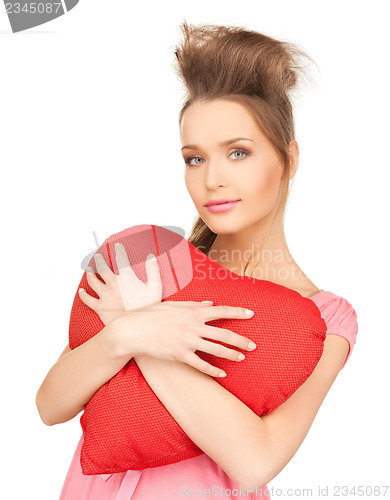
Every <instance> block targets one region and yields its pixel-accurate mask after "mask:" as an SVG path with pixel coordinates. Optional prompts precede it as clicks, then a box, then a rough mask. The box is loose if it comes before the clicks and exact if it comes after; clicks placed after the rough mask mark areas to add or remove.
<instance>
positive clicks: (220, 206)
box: [206, 200, 241, 213]
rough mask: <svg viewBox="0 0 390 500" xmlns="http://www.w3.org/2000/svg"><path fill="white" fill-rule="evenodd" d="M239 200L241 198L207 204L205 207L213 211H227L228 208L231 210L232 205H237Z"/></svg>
mask: <svg viewBox="0 0 390 500" xmlns="http://www.w3.org/2000/svg"><path fill="white" fill-rule="evenodd" d="M239 201H241V200H237V201H231V202H229V203H219V204H218V205H207V206H206V208H207V209H208V210H209V211H210V212H213V213H216V212H227V211H228V210H231V209H232V208H233V207H234V205H237V203H238V202H239Z"/></svg>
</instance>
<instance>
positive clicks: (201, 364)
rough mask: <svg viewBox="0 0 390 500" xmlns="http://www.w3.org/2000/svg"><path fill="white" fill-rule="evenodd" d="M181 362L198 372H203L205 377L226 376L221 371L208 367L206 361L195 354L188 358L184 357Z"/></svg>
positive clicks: (208, 364) (211, 366) (214, 367)
mask: <svg viewBox="0 0 390 500" xmlns="http://www.w3.org/2000/svg"><path fill="white" fill-rule="evenodd" d="M183 361H184V362H185V363H187V364H188V365H190V366H192V367H193V368H196V369H197V370H199V371H200V372H203V373H205V374H206V375H210V376H211V377H220V376H226V373H225V372H224V371H223V370H221V369H220V368H217V367H216V366H213V365H210V363H207V361H205V360H204V359H201V358H200V357H199V356H197V355H196V354H195V353H193V355H190V356H188V357H187V356H186V357H185V359H184V360H183Z"/></svg>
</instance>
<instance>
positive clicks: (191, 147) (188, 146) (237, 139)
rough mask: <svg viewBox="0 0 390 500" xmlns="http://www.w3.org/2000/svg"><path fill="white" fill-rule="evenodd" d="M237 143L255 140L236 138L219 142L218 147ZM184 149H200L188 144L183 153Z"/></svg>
mask: <svg viewBox="0 0 390 500" xmlns="http://www.w3.org/2000/svg"><path fill="white" fill-rule="evenodd" d="M237 141H252V142H254V141H253V139H248V138H247V137H235V138H234V139H227V140H226V141H222V142H219V143H218V146H219V147H222V146H228V145H229V144H231V143H232V142H237ZM183 149H200V148H199V146H196V145H195V144H187V146H183V147H182V148H181V151H183Z"/></svg>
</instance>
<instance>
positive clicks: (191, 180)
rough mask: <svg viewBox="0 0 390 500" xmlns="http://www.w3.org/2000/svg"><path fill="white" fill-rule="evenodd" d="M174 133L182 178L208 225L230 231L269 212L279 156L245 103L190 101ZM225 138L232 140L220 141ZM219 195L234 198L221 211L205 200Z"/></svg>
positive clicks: (275, 196) (278, 175) (278, 182)
mask: <svg viewBox="0 0 390 500" xmlns="http://www.w3.org/2000/svg"><path fill="white" fill-rule="evenodd" d="M239 137H242V138H246V140H244V139H240V140H237V139H236V138H239ZM180 138H181V142H182V145H183V148H182V155H183V158H184V161H185V183H186V186H187V189H188V192H189V194H190V196H191V198H192V201H193V202H194V204H195V207H196V209H197V211H198V213H199V215H200V217H201V218H202V219H203V221H204V222H205V223H206V224H207V226H208V227H209V228H210V229H211V231H213V232H214V233H216V234H224V233H225V234H226V233H235V232H237V231H240V230H242V229H245V228H247V227H249V226H251V225H252V224H255V223H256V222H258V221H260V220H261V219H263V218H264V217H265V216H267V215H268V214H270V213H271V212H272V210H273V208H274V207H275V204H276V202H277V199H278V191H279V188H280V185H281V178H282V174H283V164H282V160H281V158H280V157H279V156H278V154H277V153H276V151H275V149H274V147H273V145H272V143H271V142H270V141H269V140H268V139H267V137H266V136H265V135H264V133H263V132H262V131H261V129H260V128H259V126H258V125H257V123H256V122H255V120H254V118H253V117H252V115H251V113H250V112H249V111H248V110H247V109H246V108H245V106H243V105H241V104H239V103H237V102H231V101H224V100H215V101H212V102H207V103H205V102H199V101H197V102H194V103H193V104H192V105H191V106H190V107H189V108H188V109H187V110H186V111H185V112H184V115H183V119H182V122H181V127H180ZM231 139H236V140H234V141H233V142H231V143H230V144H222V143H224V142H227V141H230V140H231ZM220 198H226V199H230V200H240V201H239V202H238V203H236V204H235V205H234V206H233V208H231V209H230V210H228V211H223V212H211V211H210V210H209V209H208V208H207V207H206V206H205V204H206V203H207V202H209V201H210V200H215V199H217V200H218V199H220Z"/></svg>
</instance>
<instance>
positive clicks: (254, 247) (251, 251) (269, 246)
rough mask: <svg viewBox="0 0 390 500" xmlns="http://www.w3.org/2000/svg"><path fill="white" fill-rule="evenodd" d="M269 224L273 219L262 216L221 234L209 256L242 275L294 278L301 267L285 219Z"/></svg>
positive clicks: (281, 278)
mask: <svg viewBox="0 0 390 500" xmlns="http://www.w3.org/2000/svg"><path fill="white" fill-rule="evenodd" d="M269 226H270V224H269V221H267V220H265V219H262V220H261V221H259V222H257V223H256V224H253V225H252V226H250V227H248V228H245V229H243V230H241V231H238V232H236V233H232V234H219V235H217V237H216V238H215V240H214V242H213V244H212V245H211V248H210V250H209V252H208V256H209V257H210V259H212V260H214V261H216V262H218V263H219V264H221V265H222V266H224V267H226V268H227V269H229V270H231V271H232V272H234V273H236V274H239V275H240V276H244V275H245V276H252V277H254V278H257V279H265V280H267V279H269V280H270V281H273V282H277V283H278V282H280V283H282V282H283V283H285V282H289V281H293V280H294V276H293V275H292V273H294V272H295V273H296V269H297V268H298V266H297V264H296V263H295V261H294V259H293V257H292V255H291V253H290V251H289V249H288V246H287V242H286V237H285V234H284V225H283V218H279V219H277V220H275V222H274V223H273V224H272V226H271V228H270V227H269ZM294 270H295V271H294ZM296 278H297V276H295V279H296Z"/></svg>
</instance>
